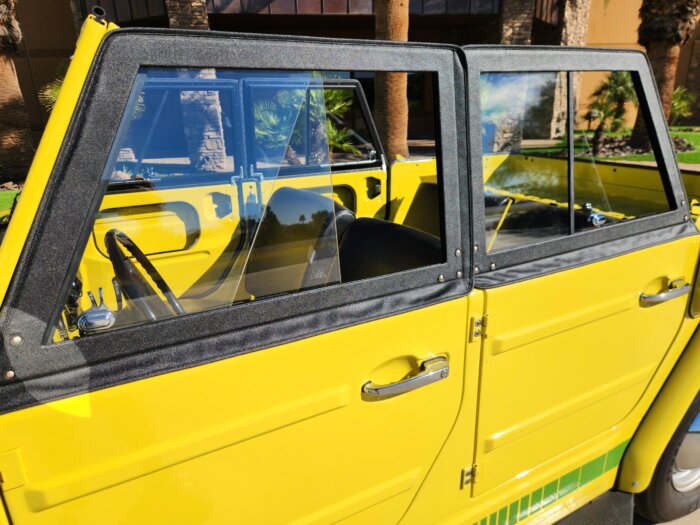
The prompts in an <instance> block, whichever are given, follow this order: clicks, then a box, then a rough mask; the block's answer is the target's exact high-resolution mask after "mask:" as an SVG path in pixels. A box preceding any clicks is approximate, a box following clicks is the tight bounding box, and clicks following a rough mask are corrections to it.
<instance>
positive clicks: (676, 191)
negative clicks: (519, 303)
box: [463, 46, 691, 284]
mask: <svg viewBox="0 0 700 525" xmlns="http://www.w3.org/2000/svg"><path fill="white" fill-rule="evenodd" d="M463 49H464V53H465V56H466V61H467V86H468V92H467V97H468V100H467V106H468V133H469V139H468V140H469V145H470V152H471V153H470V158H469V163H470V170H469V171H470V175H471V177H472V178H471V180H470V187H471V195H472V200H471V206H472V213H473V216H474V220H475V227H474V233H473V235H474V253H475V257H474V264H475V267H476V268H478V270H476V268H475V269H474V271H475V273H480V274H484V273H487V272H494V271H499V270H501V269H504V268H508V267H513V266H516V265H521V264H524V263H529V262H532V261H537V260H541V259H547V258H554V257H555V256H558V255H561V254H565V253H570V252H575V251H577V250H585V249H586V248H592V247H596V246H599V245H601V244H603V243H608V242H609V241H615V240H618V239H623V238H627V237H633V236H641V235H643V234H645V233H648V232H652V231H655V230H659V229H663V228H667V227H671V226H675V225H678V224H682V223H690V222H691V220H690V212H689V208H688V204H687V203H688V199H687V197H686V195H685V188H684V186H683V183H682V182H681V177H680V171H679V169H678V164H677V163H676V160H675V155H674V150H673V144H672V142H671V138H670V135H669V132H668V127H667V125H666V120H665V118H664V115H663V111H662V109H661V103H660V100H659V95H658V92H657V90H656V84H655V83H654V79H653V76H652V74H651V66H650V64H649V62H648V60H647V58H646V55H644V54H643V53H641V52H639V51H631V50H607V49H595V48H561V47H538V48H531V47H529V48H528V47H517V46H513V47H495V46H476V47H465V48H463ZM585 71H629V72H630V73H631V74H632V77H633V79H634V82H635V87H636V88H637V94H638V98H639V102H640V106H639V107H640V108H641V110H642V111H643V112H644V116H645V118H646V122H647V130H648V132H649V138H650V140H651V144H652V149H653V151H654V153H655V155H656V158H657V162H658V169H659V172H660V174H661V177H662V180H663V184H664V188H665V190H666V194H667V197H668V198H669V205H670V207H671V210H670V211H667V212H663V213H658V214H655V215H651V216H648V217H640V218H638V219H635V220H633V221H629V222H624V223H618V224H612V225H609V226H605V227H603V228H599V229H590V230H584V231H580V232H575V233H573V234H571V235H567V236H562V237H560V238H557V239H551V240H546V241H542V242H539V243H533V244H529V245H525V246H519V247H515V248H510V249H506V250H503V251H498V252H493V253H487V252H486V231H485V228H484V224H483V220H484V214H485V209H484V182H483V160H482V154H483V150H482V140H481V97H480V92H481V90H480V85H481V74H482V73H531V72H566V73H567V74H568V79H569V82H567V84H568V85H571V77H572V76H573V75H572V74H573V73H579V72H585ZM572 96H573V90H572V89H571V88H569V89H568V104H567V106H568V108H569V117H568V125H567V133H568V128H569V127H570V126H571V120H572V117H573V115H572V114H571V111H570V109H571V106H572ZM568 135H569V136H572V134H571V133H568ZM569 147H570V148H571V147H572V144H569ZM572 161H573V158H570V159H569V164H570V171H571V169H572V168H573V166H572V164H573V162H572ZM572 174H573V173H572V172H570V173H569V178H571V176H572ZM571 190H572V188H569V191H571ZM572 197H573V196H572V195H569V200H571V199H572ZM684 231H685V230H684ZM618 245H619V244H615V243H609V246H611V251H610V253H606V256H607V257H609V256H614V255H616V254H620V253H623V252H619V253H618V252H616V248H615V246H618ZM640 247H641V244H640ZM584 258H585V257H584ZM556 266H557V265H544V266H542V268H545V267H546V268H547V270H546V272H545V273H548V272H552V271H557V270H560V269H562V268H557V267H556ZM503 284H505V283H503Z"/></svg>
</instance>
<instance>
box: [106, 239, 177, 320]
mask: <svg viewBox="0 0 700 525" xmlns="http://www.w3.org/2000/svg"><path fill="white" fill-rule="evenodd" d="M120 244H121V245H122V246H123V247H124V248H125V249H126V250H127V251H128V252H129V253H130V254H131V256H132V257H133V258H134V259H136V261H137V262H138V263H139V264H140V265H141V267H142V268H143V269H144V270H146V273H147V274H148V276H149V277H150V278H151V279H152V280H153V282H154V283H156V286H158V289H159V290H160V291H161V292H162V293H163V295H164V296H165V298H166V299H167V301H168V304H169V305H170V308H171V309H172V311H173V312H174V313H175V315H184V314H185V313H186V312H185V309H184V308H183V307H182V305H181V304H180V301H178V300H177V297H175V294H174V293H173V291H172V290H171V289H170V287H169V286H168V284H167V283H166V282H165V279H163V277H162V276H161V275H160V273H159V272H158V270H156V268H155V266H153V263H151V261H149V260H148V257H146V254H144V253H143V252H142V251H141V249H140V248H139V247H138V246H136V243H134V241H132V240H131V239H130V238H129V237H128V236H127V235H126V234H125V233H124V232H121V231H119V230H109V231H108V232H107V233H106V234H105V246H106V247H107V255H108V256H109V260H110V262H111V263H112V268H114V275H116V277H117V280H118V281H119V285H120V286H121V289H122V292H123V294H124V297H126V298H127V299H129V300H130V301H131V303H132V304H133V305H134V307H135V308H136V309H137V310H138V311H139V312H140V313H141V315H142V316H143V318H144V319H145V320H146V321H155V320H157V319H163V318H165V317H172V313H171V311H170V309H169V308H168V307H167V306H166V303H165V302H164V301H163V300H162V299H161V298H160V297H159V296H158V294H157V293H156V291H155V290H154V289H153V287H152V286H151V285H150V284H149V283H148V281H147V280H146V279H145V278H144V276H143V274H142V273H141V271H140V270H139V269H138V267H137V266H136V265H135V264H134V263H133V262H132V260H131V259H130V258H129V257H128V256H127V255H125V254H124V252H123V251H122V249H121V248H120V247H119V245H120Z"/></svg>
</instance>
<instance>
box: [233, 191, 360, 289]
mask: <svg viewBox="0 0 700 525" xmlns="http://www.w3.org/2000/svg"><path fill="white" fill-rule="evenodd" d="M335 214H337V215H338V217H339V218H341V220H340V223H339V224H338V229H340V227H341V225H342V226H343V227H344V228H345V227H347V225H348V224H349V223H350V222H351V220H350V219H354V215H353V214H352V212H350V211H349V210H347V209H345V208H343V207H342V206H340V205H337V204H336V203H334V201H333V200H332V199H330V198H329V197H325V196H323V195H320V194H318V193H314V192H312V191H308V190H299V189H295V188H288V187H283V188H279V189H278V190H276V191H275V192H274V193H273V194H272V196H271V197H270V200H269V202H268V203H267V207H266V209H265V214H264V216H263V218H262V222H261V223H260V227H259V229H258V233H257V236H256V238H255V243H254V245H253V248H252V250H251V252H250V257H249V259H248V264H247V266H246V270H245V286H246V289H247V291H248V292H249V293H251V294H252V295H254V296H256V297H262V296H266V295H273V294H276V293H282V292H290V291H296V290H299V289H300V288H304V287H307V286H311V285H313V286H317V285H319V284H323V282H322V281H323V280H324V278H325V277H327V276H326V275H325V273H327V271H329V270H328V268H327V266H328V265H319V263H318V262H317V264H316V265H315V267H314V275H315V276H316V280H315V281H314V282H313V283H312V284H307V283H306V281H308V277H306V276H305V275H306V273H307V267H308V266H309V264H310V263H311V262H312V261H319V260H320V259H323V258H324V257H325V258H328V257H335V256H336V255H337V234H336V230H335V228H336V226H335V221H336V219H334V215H335ZM348 214H349V215H348ZM317 253H322V254H323V256H318V255H317ZM315 255H316V257H314V256H315ZM322 273H323V274H324V275H321V274H322ZM316 281H319V282H316Z"/></svg>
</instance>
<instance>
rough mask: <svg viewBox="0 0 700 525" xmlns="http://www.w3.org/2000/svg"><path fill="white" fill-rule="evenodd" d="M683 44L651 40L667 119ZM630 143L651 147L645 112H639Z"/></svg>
mask: <svg viewBox="0 0 700 525" xmlns="http://www.w3.org/2000/svg"><path fill="white" fill-rule="evenodd" d="M680 53H681V46H679V45H678V44H673V43H671V42H649V45H648V46H647V55H648V56H649V62H651V68H652V70H653V71H654V78H655V80H656V85H657V87H658V89H659V96H660V97H661V106H662V108H663V111H664V116H665V117H666V121H668V119H669V117H670V116H671V102H672V101H673V88H674V87H675V83H676V69H677V68H678V59H679V58H680ZM630 145H631V146H632V147H633V148H638V149H644V150H647V149H650V148H651V146H650V143H649V135H648V133H647V128H646V125H645V122H644V113H643V112H642V111H641V110H640V111H638V112H637V120H635V123H634V130H633V131H632V137H631V138H630Z"/></svg>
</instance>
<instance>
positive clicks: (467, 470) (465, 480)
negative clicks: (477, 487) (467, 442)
mask: <svg viewBox="0 0 700 525" xmlns="http://www.w3.org/2000/svg"><path fill="white" fill-rule="evenodd" d="M477 473H478V466H477V465H476V464H474V465H472V466H471V467H464V468H463V469H462V488H465V487H466V486H467V485H472V484H474V483H476V476H477Z"/></svg>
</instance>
